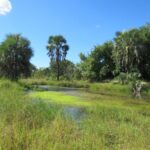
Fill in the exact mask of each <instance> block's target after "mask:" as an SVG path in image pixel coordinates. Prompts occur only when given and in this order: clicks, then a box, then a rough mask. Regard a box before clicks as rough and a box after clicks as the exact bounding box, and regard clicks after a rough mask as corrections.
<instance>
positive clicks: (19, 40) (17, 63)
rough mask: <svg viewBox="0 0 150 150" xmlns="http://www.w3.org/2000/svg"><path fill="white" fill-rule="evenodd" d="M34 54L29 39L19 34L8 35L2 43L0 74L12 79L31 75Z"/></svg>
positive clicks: (0, 48) (0, 49)
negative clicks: (31, 62)
mask: <svg viewBox="0 0 150 150" xmlns="http://www.w3.org/2000/svg"><path fill="white" fill-rule="evenodd" d="M32 55H33V52H32V49H31V47H30V41H29V40H27V39H26V38H24V37H22V36H21V35H19V34H16V35H8V36H7V38H6V40H5V41H3V42H2V43H1V44H0V75H1V76H4V77H7V78H10V79H12V80H16V79H17V78H19V77H20V76H25V77H26V76H29V75H30V74H31V64H30V58H31V57H32Z"/></svg>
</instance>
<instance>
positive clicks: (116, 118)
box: [0, 81, 150, 150]
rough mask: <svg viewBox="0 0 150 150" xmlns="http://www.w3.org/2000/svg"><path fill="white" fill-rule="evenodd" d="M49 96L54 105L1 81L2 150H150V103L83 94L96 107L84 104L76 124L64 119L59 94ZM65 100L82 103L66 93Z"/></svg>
mask: <svg viewBox="0 0 150 150" xmlns="http://www.w3.org/2000/svg"><path fill="white" fill-rule="evenodd" d="M49 98H50V99H51V98H53V103H49V102H46V101H42V97H40V98H37V97H34V98H31V97H29V96H28V94H26V93H25V92H24V91H23V89H22V88H21V87H20V86H19V85H18V84H17V83H12V82H10V81H0V149H2V150H64V149H65V150H100V149H101V150H113V149H117V150H118V149H120V150H130V149H132V150H149V149H150V143H149V139H150V104H149V102H147V101H142V100H139V101H136V100H130V99H129V100H126V99H123V100H121V99H119V97H114V98H115V99H114V100H113V97H112V96H107V97H105V96H101V95H100V96H97V94H90V93H88V94H87V95H86V94H85V93H84V94H83V98H84V100H86V98H87V101H88V102H89V100H91V102H89V103H94V104H93V105H88V106H86V105H85V106H84V107H85V108H84V113H85V114H86V116H85V117H84V118H83V120H82V121H81V122H80V123H77V122H76V121H74V120H73V119H72V118H69V117H68V116H67V117H66V116H65V115H64V113H63V109H64V106H63V104H62V103H60V104H58V103H57V104H55V99H61V95H60V94H58V95H57V94H56V93H55V94H52V95H51V94H50V95H49ZM54 98H55V99H54ZM40 99H41V100H40ZM63 99H64V101H65V100H66V101H67V102H69V100H70V101H71V102H72V103H77V102H78V99H77V98H76V97H74V98H73V96H71V97H69V96H67V95H66V96H65V94H64V95H63ZM76 99H77V102H76ZM94 99H95V100H96V101H95V100H94ZM81 101H82V99H81ZM57 102H59V101H57ZM67 102H65V107H66V105H67ZM79 104H80V103H79ZM69 105H70V104H69ZM69 105H68V107H69ZM81 106H82V105H81Z"/></svg>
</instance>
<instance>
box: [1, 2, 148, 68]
mask: <svg viewBox="0 0 150 150" xmlns="http://www.w3.org/2000/svg"><path fill="white" fill-rule="evenodd" d="M4 1H7V2H10V3H9V4H11V6H10V5H9V7H8V8H7V9H6V8H5V9H3V10H4V11H2V3H3V2H4ZM5 7H6V5H5ZM149 8H150V0H42V1H41V0H10V1H9V0H0V13H1V15H0V42H2V41H3V40H4V39H5V37H6V35H7V34H9V33H21V34H22V36H24V37H26V38H28V39H29V40H30V41H31V46H32V48H33V50H34V57H33V58H32V60H31V62H32V63H33V64H34V65H36V66H37V67H48V66H49V58H48V56H47V50H46V48H45V47H46V44H47V41H48V37H49V36H50V35H57V34H61V35H63V36H64V37H65V38H66V39H67V42H68V44H69V45H70V50H69V52H68V55H67V58H68V59H69V60H71V61H73V62H74V63H77V62H79V53H80V52H83V53H85V54H87V53H89V52H90V51H91V49H92V48H93V47H94V46H95V45H98V44H102V43H104V42H105V41H108V40H112V39H113V37H114V35H115V32H116V31H123V30H128V29H131V28H134V27H139V26H142V25H144V24H145V23H147V22H150V9H149Z"/></svg>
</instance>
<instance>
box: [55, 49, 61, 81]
mask: <svg viewBox="0 0 150 150" xmlns="http://www.w3.org/2000/svg"><path fill="white" fill-rule="evenodd" d="M59 55H60V54H59V49H57V50H56V63H57V81H59V70H60V65H59Z"/></svg>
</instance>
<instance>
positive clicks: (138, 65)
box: [0, 24, 150, 81]
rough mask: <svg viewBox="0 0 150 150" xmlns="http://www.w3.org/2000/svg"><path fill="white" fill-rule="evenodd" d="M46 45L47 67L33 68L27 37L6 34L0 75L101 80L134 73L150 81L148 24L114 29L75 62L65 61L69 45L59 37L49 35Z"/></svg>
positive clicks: (0, 50) (149, 34) (0, 51)
mask: <svg viewBox="0 0 150 150" xmlns="http://www.w3.org/2000/svg"><path fill="white" fill-rule="evenodd" d="M46 48H47V50H48V56H49V57H50V67H48V68H40V69H36V67H35V66H34V65H32V64H31V63H30V58H31V57H32V56H33V51H32V49H31V47H30V42H29V40H27V39H25V38H23V37H21V36H20V35H9V36H7V38H6V40H5V41H4V42H2V43H1V44H0V75H1V76H6V77H9V78H12V79H13V78H19V77H21V76H23V77H28V76H32V77H36V78H37V77H47V78H51V79H57V80H59V79H65V80H72V79H77V80H89V81H102V80H110V79H113V78H115V77H119V76H129V75H130V74H136V75H137V76H138V77H139V78H141V79H144V80H150V24H146V25H144V26H142V27H140V28H134V29H131V30H128V31H125V32H117V33H116V35H115V37H114V39H113V40H112V41H108V42H105V43H104V44H102V45H97V46H95V47H94V48H93V50H92V51H91V52H90V53H89V54H87V55H86V54H83V53H80V55H79V56H80V60H81V61H80V63H78V64H74V63H73V62H71V61H70V60H66V55H67V52H68V50H69V45H68V44H67V41H66V39H65V38H64V37H63V36H61V35H57V36H50V37H49V39H48V44H47V46H46Z"/></svg>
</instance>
